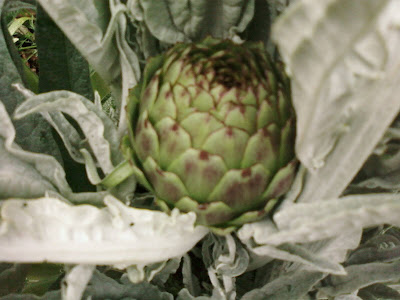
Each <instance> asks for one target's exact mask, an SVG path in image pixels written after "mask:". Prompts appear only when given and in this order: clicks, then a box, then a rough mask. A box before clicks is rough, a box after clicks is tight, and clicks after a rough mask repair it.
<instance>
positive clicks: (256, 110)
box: [128, 38, 296, 232]
mask: <svg viewBox="0 0 400 300" xmlns="http://www.w3.org/2000/svg"><path fill="white" fill-rule="evenodd" d="M156 63H157V64H158V66H156V67H155V66H154V64H155V63H153V65H151V62H150V63H149V64H150V66H149V67H148V69H149V70H152V72H149V71H148V72H147V73H146V76H147V77H148V78H145V80H144V81H145V82H146V80H147V82H148V83H147V84H143V85H142V86H141V89H140V91H139V93H138V97H139V98H140V99H136V101H138V102H139V109H138V114H137V115H134V114H133V113H131V114H130V116H131V117H130V129H131V135H132V137H131V140H132V144H133V148H134V151H135V153H136V155H137V159H138V160H139V164H140V166H141V170H142V171H143V173H144V177H145V178H146V179H147V180H148V182H146V185H147V186H148V185H150V186H152V188H153V190H154V192H155V194H156V196H157V198H158V202H159V203H160V205H161V206H162V207H164V208H166V209H168V208H173V207H178V208H179V209H181V210H183V211H195V212H196V213H197V215H198V219H197V221H198V223H200V224H203V225H208V226H212V227H213V228H214V229H215V230H216V231H218V230H219V229H220V230H221V232H223V229H221V228H227V227H228V228H230V229H232V228H234V227H235V226H237V225H241V224H242V223H243V222H247V221H251V220H254V219H257V218H260V217H262V216H263V215H265V214H266V213H267V212H268V210H270V209H271V207H272V206H273V205H272V204H273V203H275V202H276V200H277V198H278V197H280V196H282V195H283V194H284V193H286V192H287V190H288V188H289V187H290V184H291V182H292V179H293V177H294V173H295V168H296V160H295V156H294V138H295V123H294V115H293V111H292V108H291V103H290V98H289V95H290V93H289V91H288V86H287V85H286V84H285V82H283V81H282V79H281V78H280V76H281V75H280V74H279V73H277V72H278V69H277V68H275V67H274V66H272V65H271V63H270V61H269V60H268V59H267V57H266V55H265V54H264V50H263V48H262V47H261V46H260V45H258V44H245V45H236V44H234V43H232V42H231V41H220V40H215V39H211V38H209V39H206V40H204V41H203V42H202V43H199V44H190V45H185V44H178V45H176V46H175V47H173V48H171V49H170V50H169V51H168V52H167V53H166V54H165V55H164V56H163V58H162V59H159V58H158V59H157V60H156ZM128 109H129V108H128ZM128 115H129V114H128ZM140 177H143V176H140ZM230 229H228V230H230Z"/></svg>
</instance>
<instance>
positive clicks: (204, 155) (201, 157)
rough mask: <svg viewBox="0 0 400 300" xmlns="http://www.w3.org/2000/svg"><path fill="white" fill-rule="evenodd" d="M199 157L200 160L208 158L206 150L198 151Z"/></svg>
mask: <svg viewBox="0 0 400 300" xmlns="http://www.w3.org/2000/svg"><path fill="white" fill-rule="evenodd" d="M199 157H200V159H201V160H208V152H206V151H200V156H199Z"/></svg>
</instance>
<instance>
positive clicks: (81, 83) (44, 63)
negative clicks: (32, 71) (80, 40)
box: [36, 5, 93, 100]
mask: <svg viewBox="0 0 400 300" xmlns="http://www.w3.org/2000/svg"><path fill="white" fill-rule="evenodd" d="M36 43H37V47H38V52H39V64H40V77H39V91H40V92H41V93H44V92H50V91H54V90H68V91H71V92H75V93H77V94H81V95H82V96H85V97H86V98H88V99H91V100H93V90H92V86H91V82H90V73H89V65H88V63H87V61H86V60H85V59H84V58H83V57H82V55H80V53H79V52H78V51H77V50H76V48H75V47H74V46H73V45H72V44H71V42H70V41H69V40H68V38H66V36H65V35H64V33H63V32H62V31H61V30H60V29H59V28H58V26H57V25H56V24H55V23H54V22H53V20H52V19H51V18H50V17H49V16H48V15H47V13H46V12H45V11H44V10H43V8H42V7H41V6H40V5H38V8H37V25H36Z"/></svg>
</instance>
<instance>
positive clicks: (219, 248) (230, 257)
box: [202, 235, 249, 277]
mask: <svg viewBox="0 0 400 300" xmlns="http://www.w3.org/2000/svg"><path fill="white" fill-rule="evenodd" d="M202 255H203V260H204V264H205V266H206V267H207V268H208V269H212V270H213V271H215V273H216V274H218V275H227V276H230V277H236V276H239V275H241V274H243V273H244V272H245V271H246V269H247V266H248V265H249V255H248V254H247V251H246V249H245V248H244V247H243V246H242V245H241V244H240V243H238V242H237V241H235V239H234V238H233V237H232V236H231V235H226V236H225V237H219V236H216V235H209V236H208V237H207V239H205V240H204V241H203V245H202Z"/></svg>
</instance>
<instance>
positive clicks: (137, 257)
mask: <svg viewBox="0 0 400 300" xmlns="http://www.w3.org/2000/svg"><path fill="white" fill-rule="evenodd" d="M104 202H105V204H106V206H107V207H106V208H102V209H99V208H96V207H94V206H91V205H78V206H71V205H69V204H67V203H65V202H63V201H60V200H58V199H54V198H41V199H38V200H29V201H24V200H6V201H4V202H3V204H2V206H1V224H0V261H5V262H43V261H47V262H61V263H69V264H102V265H118V266H122V265H125V266H129V265H132V264H150V263H154V262H160V261H164V260H167V259H169V258H173V257H180V256H182V255H183V254H185V253H186V252H187V251H189V250H190V249H191V248H192V247H193V246H194V245H195V244H196V243H197V242H198V241H199V240H200V239H202V238H203V236H204V235H205V234H206V233H207V232H208V230H207V229H206V228H204V227H201V226H196V227H195V226H194V221H195V215H194V214H193V213H188V214H179V212H178V211H177V210H174V211H173V212H172V213H171V215H170V216H168V215H167V214H165V213H162V212H159V211H150V210H145V209H135V208H131V207H128V206H126V205H125V204H123V203H122V202H120V201H119V200H117V199H115V198H113V197H112V196H106V197H105V200H104ZM66 249H67V250H66Z"/></svg>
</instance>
